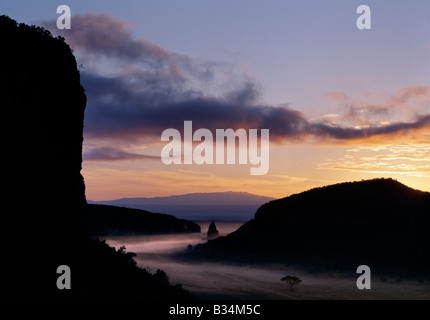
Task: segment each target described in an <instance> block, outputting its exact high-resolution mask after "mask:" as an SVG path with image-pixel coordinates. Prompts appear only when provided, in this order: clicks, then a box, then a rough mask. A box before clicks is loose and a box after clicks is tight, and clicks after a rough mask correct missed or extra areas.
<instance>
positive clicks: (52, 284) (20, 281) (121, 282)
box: [0, 16, 188, 299]
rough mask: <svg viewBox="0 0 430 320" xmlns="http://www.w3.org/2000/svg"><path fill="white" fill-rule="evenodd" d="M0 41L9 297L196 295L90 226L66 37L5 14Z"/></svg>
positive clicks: (4, 277)
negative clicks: (65, 277) (61, 281)
mask: <svg viewBox="0 0 430 320" xmlns="http://www.w3.org/2000/svg"><path fill="white" fill-rule="evenodd" d="M0 39H1V40H0V41H1V50H0V61H2V62H3V64H2V69H1V72H0V99H1V107H2V112H3V114H2V119H3V123H2V128H3V130H4V131H3V138H4V139H3V140H2V143H3V151H2V160H1V161H2V167H1V168H2V178H3V179H2V181H3V188H2V192H3V194H2V199H3V205H4V208H3V210H2V232H1V235H2V245H3V248H4V250H2V253H1V255H2V258H1V261H2V263H1V291H2V297H7V298H28V299H43V298H113V299H115V298H151V299H157V298H163V299H168V298H188V293H187V292H186V291H184V290H183V289H182V288H181V287H179V286H171V285H170V284H169V283H168V281H167V277H166V275H165V274H164V272H162V271H157V272H156V273H155V274H150V273H149V272H147V271H146V270H143V269H140V268H138V267H136V263H135V262H134V260H133V259H132V256H133V255H132V254H129V253H126V252H125V250H124V249H120V250H115V249H113V248H110V247H109V246H108V245H106V244H105V243H103V242H100V241H98V240H94V239H91V238H90V237H89V236H88V235H87V232H86V231H85V229H84V213H85V206H86V199H85V185H84V181H83V178H82V176H81V173H80V171H81V163H82V141H83V134H82V132H83V120H84V110H85V107H86V96H85V92H84V89H83V88H82V86H81V84H80V75H79V71H78V69H77V66H76V60H75V57H74V56H73V54H72V51H71V49H70V48H69V46H68V45H67V44H66V43H65V42H64V39H62V38H53V37H52V36H51V34H50V32H49V31H47V30H45V29H43V28H40V27H35V26H31V27H30V26H27V25H25V24H19V25H18V24H17V23H16V21H14V20H12V19H10V18H9V17H7V16H0ZM23 199H25V200H23ZM60 265H67V266H68V267H70V270H71V289H70V290H67V289H64V290H59V289H58V287H57V279H58V278H59V276H60V275H59V274H57V268H58V267H59V266H60Z"/></svg>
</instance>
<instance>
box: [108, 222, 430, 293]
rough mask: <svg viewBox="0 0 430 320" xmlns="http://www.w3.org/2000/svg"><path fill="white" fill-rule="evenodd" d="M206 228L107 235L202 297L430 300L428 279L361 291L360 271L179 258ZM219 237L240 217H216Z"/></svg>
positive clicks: (383, 282) (379, 282) (380, 282)
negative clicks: (293, 281) (292, 281)
mask: <svg viewBox="0 0 430 320" xmlns="http://www.w3.org/2000/svg"><path fill="white" fill-rule="evenodd" d="M199 225H200V226H201V230H202V232H201V233H194V234H169V235H138V236H115V237H107V238H105V240H106V242H107V243H108V244H109V245H111V246H113V247H115V248H117V249H118V248H119V247H121V246H125V247H126V251H127V252H134V253H135V254H136V257H135V258H134V259H135V260H136V262H137V264H138V266H140V267H142V268H146V269H147V270H149V271H150V272H152V273H154V272H155V271H156V270H157V269H161V270H163V271H165V272H166V273H167V275H168V277H169V280H170V282H171V283H172V284H182V286H183V287H184V288H185V289H186V290H188V291H190V292H191V293H192V294H193V295H194V296H195V297H196V298H200V299H255V300H264V299H271V300H284V299H423V298H424V299H426V298H427V299H430V290H429V289H430V288H429V285H428V283H426V284H420V283H417V282H407V281H400V282H399V281H398V280H397V279H385V278H377V277H375V276H374V277H373V278H372V289H371V290H358V289H357V287H356V279H357V277H358V275H356V274H355V270H351V273H348V274H346V273H343V274H340V273H339V274H309V273H307V272H305V271H303V270H299V269H295V268H291V267H288V266H285V265H234V264H228V263H225V262H222V261H220V262H214V261H211V262H201V261H198V262H197V261H186V260H179V259H178V258H177V256H175V254H176V253H179V252H182V251H186V250H187V246H188V245H189V244H191V245H193V246H194V245H196V244H198V243H204V242H205V241H206V232H207V230H208V226H209V222H201V223H199ZM216 225H217V229H218V231H219V233H220V236H224V235H226V234H228V233H230V232H233V231H234V230H236V229H237V228H238V227H240V226H241V225H242V223H241V222H217V223H216ZM285 275H294V276H297V277H299V278H300V279H301V280H302V282H301V283H300V284H299V285H297V286H296V287H295V288H294V289H293V290H292V291H291V290H290V288H289V287H288V286H287V285H286V284H285V283H283V282H282V281H281V280H280V279H281V278H282V277H283V276H285Z"/></svg>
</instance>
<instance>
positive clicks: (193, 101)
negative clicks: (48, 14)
mask: <svg viewBox="0 0 430 320" xmlns="http://www.w3.org/2000/svg"><path fill="white" fill-rule="evenodd" d="M44 26H45V27H47V28H48V29H50V30H51V31H52V32H53V33H58V32H59V31H58V30H56V28H55V21H51V22H46V23H44ZM61 35H62V36H64V37H65V38H66V41H67V42H68V43H69V44H70V46H71V47H72V48H73V49H74V50H75V54H76V55H77V56H78V59H79V60H80V61H81V62H83V63H84V64H85V69H83V70H81V82H82V84H83V86H84V87H85V89H86V94H87V97H88V106H87V110H86V114H85V136H86V137H87V138H116V139H128V140H130V139H131V140H133V139H140V138H145V137H155V136H160V135H161V132H162V131H163V130H165V129H167V128H177V129H178V130H180V131H182V128H183V123H184V121H185V120H191V121H193V129H198V128H208V129H210V130H215V129H217V128H225V129H227V128H233V129H237V128H245V129H249V128H255V129H263V128H264V129H270V140H271V141H272V142H278V143H281V142H283V141H286V140H290V141H291V140H301V139H304V138H306V137H311V138H313V139H317V140H326V139H335V140H351V139H363V138H369V137H372V136H377V135H391V134H396V133H400V132H405V131H411V130H419V129H422V128H425V127H427V128H428V127H430V114H425V115H416V118H415V119H413V120H411V122H397V123H390V124H387V125H383V126H382V125H378V126H373V127H372V126H370V127H366V128H352V127H344V126H341V125H336V124H333V122H331V123H330V124H329V123H327V122H324V121H322V120H321V121H320V122H314V121H310V120H309V119H308V118H307V117H306V115H305V114H303V113H302V112H300V111H298V110H294V109H292V108H290V107H289V106H283V107H276V106H271V105H264V104H261V103H259V102H258V98H259V96H260V94H259V87H258V85H257V84H256V83H255V81H253V80H252V79H250V78H248V77H246V76H238V75H233V74H232V73H231V69H230V66H228V65H226V64H222V63H216V62H210V61H202V60H199V59H196V58H191V57H187V56H184V55H180V54H177V53H173V52H169V51H168V50H166V49H164V48H162V47H160V46H158V45H156V44H153V43H151V42H148V41H146V40H143V39H134V38H133V37H132V34H131V29H130V28H129V26H128V25H127V24H126V23H124V22H122V21H119V20H117V19H116V18H114V17H113V16H112V15H110V14H85V15H77V16H74V17H73V27H72V29H71V30H65V31H62V32H61ZM106 68H107V69H109V68H111V69H112V70H114V71H112V72H105V70H106ZM225 74H228V75H231V84H227V85H226V83H224V88H225V87H229V90H224V91H223V92H222V93H218V94H213V93H212V94H208V92H211V90H212V89H214V88H216V87H217V86H218V85H219V82H218V80H219V78H220V77H221V76H222V75H225ZM427 89H428V88H427ZM410 91H411V92H413V90H410ZM98 151H99V154H98V156H102V157H113V158H114V160H115V159H122V158H124V157H125V158H128V157H130V156H132V155H131V154H127V153H121V152H114V151H113V150H107V149H102V150H98ZM108 154H109V155H108ZM103 155H104V156H103ZM88 156H89V158H91V155H88ZM93 156H94V157H95V158H97V157H96V155H95V154H94V155H93Z"/></svg>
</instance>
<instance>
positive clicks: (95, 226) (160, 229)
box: [85, 204, 200, 236]
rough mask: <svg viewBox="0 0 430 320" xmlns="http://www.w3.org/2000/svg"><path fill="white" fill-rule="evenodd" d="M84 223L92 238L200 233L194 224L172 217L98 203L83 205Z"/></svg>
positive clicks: (198, 227) (197, 226)
mask: <svg viewBox="0 0 430 320" xmlns="http://www.w3.org/2000/svg"><path fill="white" fill-rule="evenodd" d="M85 224H86V226H87V227H88V230H90V232H91V234H92V235H96V236H106V235H130V234H161V233H190V232H200V226H199V225H198V224H196V223H194V222H192V221H188V220H183V219H177V218H175V217H174V216H172V215H168V214H161V213H152V212H148V211H145V210H139V209H130V208H122V207H115V206H107V205H101V204H88V205H87V206H86V210H85Z"/></svg>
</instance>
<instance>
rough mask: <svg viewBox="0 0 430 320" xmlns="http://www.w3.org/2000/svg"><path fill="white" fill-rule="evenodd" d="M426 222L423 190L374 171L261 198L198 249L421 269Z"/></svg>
mask: <svg viewBox="0 0 430 320" xmlns="http://www.w3.org/2000/svg"><path fill="white" fill-rule="evenodd" d="M429 228H430V193H428V192H422V191H419V190H414V189H411V188H409V187H407V186H405V185H403V184H401V183H399V182H397V181H395V180H392V179H375V180H366V181H360V182H349V183H341V184H336V185H331V186H327V187H323V188H315V189H312V190H309V191H306V192H303V193H300V194H295V195H292V196H290V197H286V198H283V199H279V200H274V201H271V202H269V203H266V204H264V205H263V206H261V207H260V208H259V209H258V210H257V212H256V214H255V218H254V219H253V220H251V221H249V222H247V223H246V224H244V225H243V226H242V227H241V228H239V229H238V230H237V231H235V232H233V233H231V234H230V235H228V236H226V237H223V238H219V239H217V240H213V241H210V242H209V243H208V244H207V245H206V246H205V249H204V250H203V252H211V253H212V255H213V256H219V257H228V258H234V259H235V258H244V257H246V259H250V260H253V261H260V262H271V261H272V262H273V261H282V262H287V263H291V264H301V265H307V266H314V267H316V268H320V267H321V268H335V269H336V268H338V269H345V268H353V267H354V266H355V267H357V266H359V265H361V264H367V265H369V266H374V267H375V268H379V270H381V271H384V272H397V273H402V272H403V273H405V274H416V273H422V274H427V275H428V268H429V267H430V259H429V254H428V253H429V252H430V233H429ZM377 270H378V269H377Z"/></svg>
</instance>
